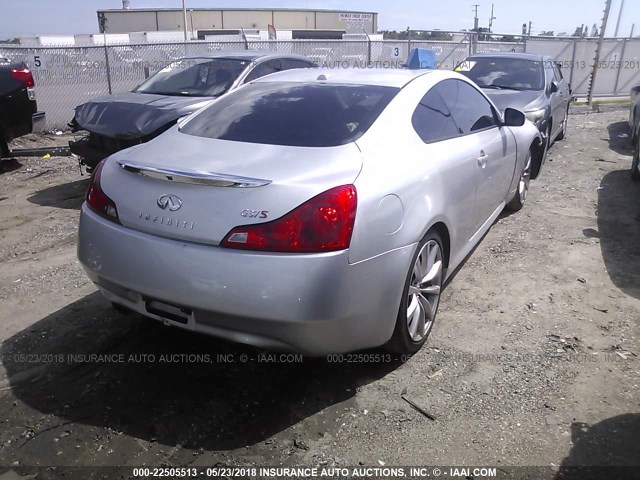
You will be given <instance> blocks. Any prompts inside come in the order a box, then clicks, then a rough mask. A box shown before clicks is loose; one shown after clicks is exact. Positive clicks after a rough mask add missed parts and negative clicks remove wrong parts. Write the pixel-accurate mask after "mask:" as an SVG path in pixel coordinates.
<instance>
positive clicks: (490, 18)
mask: <svg viewBox="0 0 640 480" xmlns="http://www.w3.org/2000/svg"><path fill="white" fill-rule="evenodd" d="M496 18H497V17H494V16H493V3H492V4H491V16H490V17H489V33H491V32H492V30H491V29H492V28H493V21H494V20H496Z"/></svg>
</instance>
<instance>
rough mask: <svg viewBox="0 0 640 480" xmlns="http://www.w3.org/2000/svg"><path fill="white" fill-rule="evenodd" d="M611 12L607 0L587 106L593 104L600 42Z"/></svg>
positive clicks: (600, 48)
mask: <svg viewBox="0 0 640 480" xmlns="http://www.w3.org/2000/svg"><path fill="white" fill-rule="evenodd" d="M610 10H611V0H607V1H606V3H605V5H604V16H603V17H602V26H601V27H600V36H599V37H598V46H597V47H596V58H594V59H593V67H592V69H591V82H590V84H589V97H588V99H587V105H589V106H591V105H592V103H593V89H594V87H595V85H596V74H597V73H598V64H599V63H600V53H601V52H602V42H603V40H604V32H605V30H606V29H607V21H608V20H609V11H610Z"/></svg>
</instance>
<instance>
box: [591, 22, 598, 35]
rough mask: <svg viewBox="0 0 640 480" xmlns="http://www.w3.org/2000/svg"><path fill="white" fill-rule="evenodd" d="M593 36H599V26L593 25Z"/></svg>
mask: <svg viewBox="0 0 640 480" xmlns="http://www.w3.org/2000/svg"><path fill="white" fill-rule="evenodd" d="M591 36H592V37H597V36H598V26H597V25H596V24H595V23H594V24H593V27H591Z"/></svg>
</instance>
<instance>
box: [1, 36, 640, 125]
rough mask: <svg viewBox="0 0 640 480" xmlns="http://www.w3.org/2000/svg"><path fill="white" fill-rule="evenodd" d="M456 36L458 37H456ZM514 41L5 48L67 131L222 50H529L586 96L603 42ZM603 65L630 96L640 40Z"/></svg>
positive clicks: (328, 53) (368, 60)
mask: <svg viewBox="0 0 640 480" xmlns="http://www.w3.org/2000/svg"><path fill="white" fill-rule="evenodd" d="M454 38H455V37H454ZM510 38H511V39H513V41H509V42H507V41H495V40H490V41H489V40H482V39H478V38H476V37H475V36H474V35H473V34H469V33H466V34H465V33H462V32H461V33H460V35H459V38H458V39H457V40H447V41H426V40H411V39H409V40H384V41H366V40H364V41H360V40H323V41H317V40H292V41H251V40H249V41H237V42H228V41H225V42H209V41H198V42H188V43H162V44H160V43H158V44H139V45H133V44H126V45H124V44H121V45H109V46H106V45H96V46H79V47H18V46H15V45H0V55H2V56H5V57H8V58H9V59H10V60H13V61H22V62H26V63H27V64H28V65H29V66H30V68H31V69H32V71H33V75H34V77H35V80H36V95H37V100H38V106H39V109H40V110H43V111H45V112H46V113H47V127H48V128H49V129H59V130H63V129H66V128H67V123H68V122H69V121H70V120H71V118H72V116H73V109H74V107H75V106H76V105H79V104H81V103H84V102H87V101H89V100H91V99H93V98H96V97H99V96H103V95H108V94H110V93H120V92H125V91H129V90H131V89H133V88H134V87H136V86H137V85H139V84H140V83H142V82H143V81H144V80H145V79H146V78H148V77H149V75H151V74H153V73H154V72H156V71H157V70H159V69H161V68H163V67H164V66H166V65H167V64H169V63H170V62H171V61H172V60H175V59H177V58H181V57H197V56H202V55H208V54H212V53H217V52H228V51H238V50H262V51H272V52H280V53H293V54H298V55H304V56H306V57H308V58H310V59H312V60H314V61H315V62H316V63H317V64H318V65H320V66H324V67H328V68H371V67H378V68H401V67H402V65H403V64H404V62H405V61H406V60H407V58H408V56H409V52H410V50H411V49H413V48H416V47H417V48H429V49H432V50H433V51H434V52H435V54H436V59H437V62H438V68H441V69H453V68H455V66H456V65H457V64H459V63H460V62H461V61H463V60H464V59H465V58H466V57H467V56H468V55H470V54H471V53H473V52H477V53H492V52H527V53H536V54H542V55H549V56H550V57H552V58H554V59H555V60H556V61H557V62H559V63H560V64H561V66H562V69H563V72H564V76H565V77H566V78H567V79H568V80H569V82H570V83H571V87H572V90H573V93H574V94H575V95H577V96H587V95H588V92H589V88H590V78H591V72H592V68H593V61H594V57H595V51H596V47H597V39H590V38H569V37H568V38H558V37H526V36H520V37H518V36H515V37H510ZM597 67H598V75H597V77H596V83H595V85H594V86H593V90H594V95H596V96H626V95H628V94H629V91H630V89H631V87H632V86H635V85H636V84H638V83H640V39H638V38H636V39H607V40H605V41H604V44H603V48H602V54H601V59H600V62H599V65H598V66H597Z"/></svg>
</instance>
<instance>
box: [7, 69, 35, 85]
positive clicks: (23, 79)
mask: <svg viewBox="0 0 640 480" xmlns="http://www.w3.org/2000/svg"><path fill="white" fill-rule="evenodd" d="M11 76H12V77H13V78H14V79H15V80H17V81H18V82H20V83H21V84H23V85H24V86H25V87H27V88H33V87H35V86H36V82H35V80H34V79H33V75H32V74H31V71H30V70H29V69H28V68H12V69H11Z"/></svg>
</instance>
